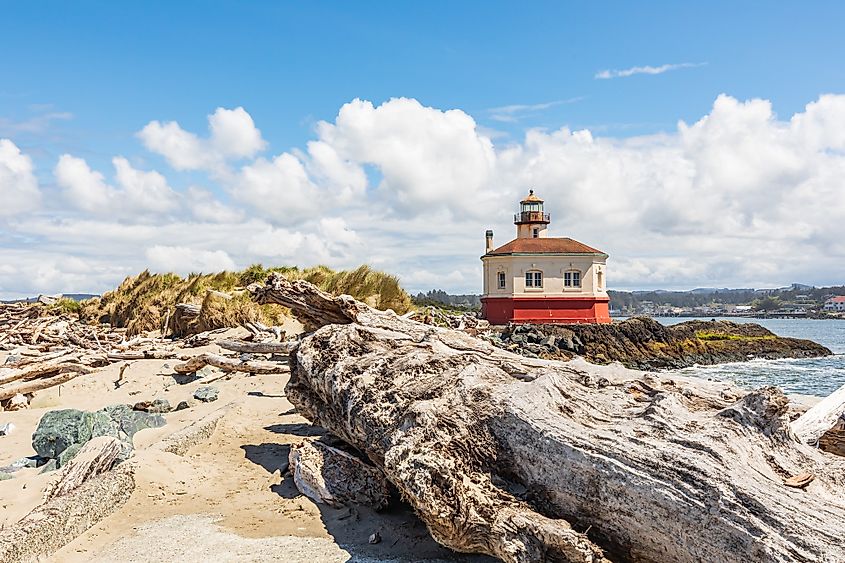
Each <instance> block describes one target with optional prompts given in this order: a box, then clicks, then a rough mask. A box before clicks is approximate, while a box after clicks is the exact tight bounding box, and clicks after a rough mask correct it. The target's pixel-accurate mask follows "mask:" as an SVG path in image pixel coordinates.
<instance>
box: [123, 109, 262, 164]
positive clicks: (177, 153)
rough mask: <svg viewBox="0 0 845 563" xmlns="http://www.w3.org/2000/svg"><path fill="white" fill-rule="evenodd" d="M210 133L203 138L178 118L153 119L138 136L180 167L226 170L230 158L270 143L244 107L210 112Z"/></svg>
mask: <svg viewBox="0 0 845 563" xmlns="http://www.w3.org/2000/svg"><path fill="white" fill-rule="evenodd" d="M208 130H209V136H208V137H207V138H205V139H202V138H200V137H199V136H197V135H195V134H194V133H189V132H188V131H185V130H184V129H182V127H181V126H180V125H179V124H178V123H177V122H175V121H168V122H165V123H162V122H160V121H151V122H150V123H148V124H147V125H146V126H145V127H144V128H143V129H142V130H141V131H140V132H139V133H138V137H139V138H140V139H141V141H142V142H143V143H144V146H146V147H147V149H149V150H150V151H152V152H154V153H157V154H160V155H161V156H163V157H164V158H165V159H167V162H168V163H170V165H171V166H172V167H173V168H175V169H176V170H201V169H205V170H209V171H213V172H218V173H219V172H222V169H223V167H224V166H225V164H226V162H227V161H229V160H232V159H241V158H249V157H252V156H255V155H256V154H257V153H258V152H259V151H261V150H263V149H264V147H265V146H266V145H267V143H266V142H265V141H264V139H263V138H262V137H261V131H259V130H258V129H257V128H256V127H255V123H254V122H253V120H252V116H250V115H249V113H247V112H246V110H244V108H242V107H237V108H235V109H225V108H217V110H216V111H215V112H214V113H213V114H211V115H209V116H208Z"/></svg>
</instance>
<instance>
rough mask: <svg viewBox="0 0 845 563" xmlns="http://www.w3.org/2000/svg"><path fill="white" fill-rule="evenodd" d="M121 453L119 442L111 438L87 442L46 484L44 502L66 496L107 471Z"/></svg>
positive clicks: (93, 439)
mask: <svg viewBox="0 0 845 563" xmlns="http://www.w3.org/2000/svg"><path fill="white" fill-rule="evenodd" d="M122 452H123V446H122V445H121V442H120V440H118V439H117V438H114V437H113V436H97V437H96V438H92V439H90V440H88V441H87V442H86V443H85V445H84V446H82V449H80V450H79V453H77V454H76V456H74V458H73V459H71V460H70V461H69V462H68V463H67V465H65V466H64V467H62V468H61V469H59V471H58V473H57V474H56V475H55V476H54V477H53V479H52V480H51V481H50V482H49V483H48V484H47V488H46V489H45V490H44V500H45V501H48V500H50V499H52V498H54V497H59V496H63V495H66V494H68V493H70V492H71V491H73V490H76V489H78V488H79V487H81V486H82V484H83V483H85V481H87V480H88V479H90V478H91V477H93V476H95V475H99V474H100V473H104V472H106V471H108V470H109V469H111V468H112V467H114V465H115V463H117V460H118V458H120V455H121V453H122Z"/></svg>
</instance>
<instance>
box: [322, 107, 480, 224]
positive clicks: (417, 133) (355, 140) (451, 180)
mask: <svg viewBox="0 0 845 563" xmlns="http://www.w3.org/2000/svg"><path fill="white" fill-rule="evenodd" d="M317 131H318V135H319V137H320V140H321V141H323V142H325V143H327V144H329V145H331V146H332V147H334V149H335V150H336V151H337V153H338V155H340V157H341V158H345V159H348V160H351V161H354V162H358V163H359V164H363V165H372V166H374V167H376V168H377V169H378V171H379V173H380V174H381V177H382V181H381V184H380V185H379V187H378V190H377V191H378V195H380V196H381V197H383V198H384V199H385V200H386V201H388V202H389V203H390V204H391V206H392V207H393V208H394V209H397V210H399V211H401V212H403V213H405V214H408V213H417V212H419V211H420V210H426V209H428V210H431V209H444V208H445V209H450V210H452V211H454V212H455V213H457V214H464V215H477V214H478V213H480V212H482V210H483V208H484V205H483V204H484V202H485V200H486V199H487V195H488V194H487V193H485V192H484V191H483V188H484V187H485V186H488V181H489V180H490V178H491V174H492V173H493V170H494V166H495V152H494V150H493V144H492V142H491V141H490V139H488V138H487V137H484V136H482V135H480V134H479V133H478V131H477V129H476V124H475V120H473V118H472V117H470V116H469V115H467V114H466V113H464V112H463V111H460V110H448V111H441V110H438V109H435V108H431V107H425V106H423V105H422V104H420V103H419V102H418V101H417V100H413V99H407V98H394V99H392V100H390V101H388V102H385V103H384V104H382V105H380V106H378V107H374V106H373V104H372V103H370V102H368V101H363V100H354V101H352V102H350V103H348V104H345V105H344V106H343V107H342V108H341V109H340V112H339V113H338V116H337V119H336V120H335V122H334V123H333V124H332V123H327V122H321V123H320V124H319V125H318V128H317Z"/></svg>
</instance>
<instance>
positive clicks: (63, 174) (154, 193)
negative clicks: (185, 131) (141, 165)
mask: <svg viewBox="0 0 845 563" xmlns="http://www.w3.org/2000/svg"><path fill="white" fill-rule="evenodd" d="M112 164H113V165H114V168H115V179H116V181H117V185H118V187H117V188H115V187H113V186H111V185H109V184H108V183H107V182H106V179H105V177H104V176H103V175H102V174H101V173H100V172H97V171H96V170H92V169H91V167H89V166H88V163H87V162H86V161H85V160H84V159H82V158H77V157H75V156H72V155H69V154H63V155H62V156H61V157H59V162H58V164H56V168H55V170H54V175H55V178H56V183H57V184H58V186H59V187H60V188H61V189H62V190H63V191H64V195H65V198H66V199H67V200H68V201H69V202H70V203H71V204H72V205H74V206H75V207H77V208H78V209H81V210H83V211H87V212H89V213H94V214H114V213H118V214H136V213H164V212H167V211H171V210H173V209H175V208H176V206H177V205H178V201H177V194H176V192H174V191H173V189H172V188H171V187H170V186H169V185H168V184H167V180H166V179H165V177H164V176H162V175H161V174H159V173H158V172H156V171H154V170H153V171H150V172H145V171H142V170H138V169H136V168H133V167H132V165H131V164H129V161H128V160H126V159H125V158H123V157H120V156H118V157H115V158H113V159H112Z"/></svg>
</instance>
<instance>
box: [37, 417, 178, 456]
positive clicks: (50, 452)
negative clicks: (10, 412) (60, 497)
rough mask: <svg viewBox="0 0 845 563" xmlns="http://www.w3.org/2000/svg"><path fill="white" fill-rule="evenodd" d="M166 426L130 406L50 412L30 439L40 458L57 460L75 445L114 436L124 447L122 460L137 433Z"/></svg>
mask: <svg viewBox="0 0 845 563" xmlns="http://www.w3.org/2000/svg"><path fill="white" fill-rule="evenodd" d="M165 422H166V421H165V420H164V418H163V417H162V416H160V415H158V414H149V413H146V412H142V411H133V410H132V408H131V407H130V406H129V405H111V406H108V407H105V408H103V409H100V410H98V411H94V412H84V411H80V410H76V409H64V410H57V411H50V412H48V413H45V414H44V416H43V417H41V421H40V422H39V423H38V428H36V429H35V433H34V434H33V435H32V447H33V449H34V450H35V451H36V452H37V453H38V455H39V456H41V457H46V458H50V459H59V457H60V455H61V454H62V452H64V451H65V450H66V449H68V448H70V447H71V446H73V445H74V444H79V445H82V444H85V443H86V442H87V441H88V440H90V439H91V438H94V437H96V436H113V437H115V438H117V439H119V440H121V441H122V442H123V443H124V444H125V446H126V447H125V450H124V459H125V458H126V457H128V456H129V454H131V452H132V448H133V446H132V437H133V436H134V435H135V433H136V432H138V431H139V430H143V429H145V428H158V427H159V426H163V425H164V424H165ZM69 455H72V454H69Z"/></svg>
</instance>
